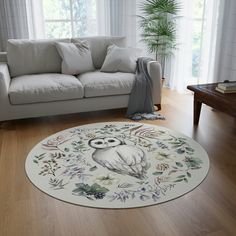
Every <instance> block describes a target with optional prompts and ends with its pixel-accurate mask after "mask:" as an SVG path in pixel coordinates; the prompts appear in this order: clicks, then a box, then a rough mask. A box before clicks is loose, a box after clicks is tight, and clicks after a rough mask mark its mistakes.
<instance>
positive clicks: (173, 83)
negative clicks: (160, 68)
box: [166, 0, 193, 92]
mask: <svg viewBox="0 0 236 236" xmlns="http://www.w3.org/2000/svg"><path fill="white" fill-rule="evenodd" d="M181 4H182V5H181V6H182V8H181V11H180V12H179V15H180V16H181V17H180V18H178V20H177V35H178V39H177V40H178V45H177V48H178V49H177V50H176V52H175V55H174V56H173V57H172V58H171V59H170V61H168V62H167V66H168V65H169V68H167V70H166V78H167V81H166V84H167V86H168V87H170V88H172V89H176V90H177V91H181V92H182V91H184V90H185V88H186V85H187V84H188V80H189V78H191V77H192V33H193V32H192V30H193V24H192V16H193V7H192V1H189V0H181Z"/></svg>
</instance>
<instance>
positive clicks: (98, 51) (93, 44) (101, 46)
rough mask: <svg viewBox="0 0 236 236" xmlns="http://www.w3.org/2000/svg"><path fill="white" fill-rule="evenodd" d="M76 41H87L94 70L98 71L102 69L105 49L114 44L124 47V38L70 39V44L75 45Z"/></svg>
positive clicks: (105, 53)
mask: <svg viewBox="0 0 236 236" xmlns="http://www.w3.org/2000/svg"><path fill="white" fill-rule="evenodd" d="M78 40H79V41H81V40H86V41H88V43H89V46H90V50H91V54H92V58H93V64H94V66H95V68H96V69H100V68H101V67H102V65H103V62H104V60H105V57H106V55H107V47H108V46H109V45H111V44H115V45H117V46H119V47H125V46H126V39H125V37H107V36H94V37H81V38H72V39H71V42H72V43H76V42H77V41H78Z"/></svg>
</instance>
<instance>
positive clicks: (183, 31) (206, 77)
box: [166, 0, 224, 92]
mask: <svg viewBox="0 0 236 236" xmlns="http://www.w3.org/2000/svg"><path fill="white" fill-rule="evenodd" d="M180 2H181V6H182V9H181V12H180V16H181V17H180V18H179V19H178V22H177V35H178V43H179V45H178V49H177V50H176V52H175V54H174V56H173V57H172V58H171V61H170V62H169V65H170V66H169V68H167V74H168V75H167V76H166V77H167V81H166V85H167V86H168V87H170V88H171V89H175V90H177V91H179V92H184V91H186V86H187V85H188V84H193V83H195V84H196V83H208V82H213V81H214V74H215V72H216V67H217V66H218V58H219V56H220V55H219V48H218V45H219V43H218V41H219V40H220V35H219V34H221V27H222V24H221V21H222V17H221V14H223V12H222V11H221V7H222V2H224V0H205V1H204V12H203V21H202V22H203V25H202V38H201V49H200V64H199V76H198V77H197V79H196V78H195V79H196V80H195V79H193V76H192V53H193V48H192V42H193V37H192V36H193V17H194V16H193V6H192V2H193V1H189V0H181V1H180Z"/></svg>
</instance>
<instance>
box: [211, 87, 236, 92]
mask: <svg viewBox="0 0 236 236" xmlns="http://www.w3.org/2000/svg"><path fill="white" fill-rule="evenodd" d="M215 90H216V91H218V92H220V93H236V88H235V89H234V90H224V89H221V88H219V87H216V88H215Z"/></svg>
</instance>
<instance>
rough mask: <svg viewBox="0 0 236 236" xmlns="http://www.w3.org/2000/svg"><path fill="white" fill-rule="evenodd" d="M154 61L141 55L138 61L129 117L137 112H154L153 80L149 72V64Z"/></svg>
mask: <svg viewBox="0 0 236 236" xmlns="http://www.w3.org/2000/svg"><path fill="white" fill-rule="evenodd" d="M150 61H153V59H151V58H147V57H141V58H139V59H138V61H137V70H136V76H135V83H134V87H133V89H132V91H131V94H130V98H129V105H128V109H127V113H126V115H127V117H132V116H133V115H135V114H137V113H141V114H142V113H153V112H154V105H153V99H152V87H153V84H152V80H151V78H150V76H149V74H148V70H147V64H148V62H150Z"/></svg>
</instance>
